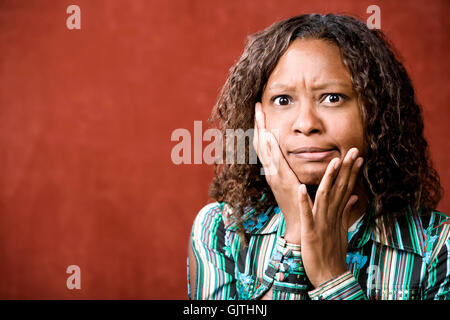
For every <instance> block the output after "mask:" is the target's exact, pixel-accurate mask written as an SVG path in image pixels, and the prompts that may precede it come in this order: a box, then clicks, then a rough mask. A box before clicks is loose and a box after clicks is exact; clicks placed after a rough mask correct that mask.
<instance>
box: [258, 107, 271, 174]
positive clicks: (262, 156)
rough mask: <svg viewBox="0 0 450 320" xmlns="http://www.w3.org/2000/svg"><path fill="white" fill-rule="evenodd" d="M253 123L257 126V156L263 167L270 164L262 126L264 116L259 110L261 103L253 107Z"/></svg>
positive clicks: (263, 125)
mask: <svg viewBox="0 0 450 320" xmlns="http://www.w3.org/2000/svg"><path fill="white" fill-rule="evenodd" d="M255 122H256V126H257V135H258V137H257V142H258V145H257V149H258V152H257V155H258V157H259V160H260V161H261V163H262V165H263V167H265V166H267V165H268V164H269V163H270V154H269V151H270V150H269V147H268V143H267V135H266V130H265V124H264V114H263V112H262V109H261V103H259V102H257V103H256V105H255Z"/></svg>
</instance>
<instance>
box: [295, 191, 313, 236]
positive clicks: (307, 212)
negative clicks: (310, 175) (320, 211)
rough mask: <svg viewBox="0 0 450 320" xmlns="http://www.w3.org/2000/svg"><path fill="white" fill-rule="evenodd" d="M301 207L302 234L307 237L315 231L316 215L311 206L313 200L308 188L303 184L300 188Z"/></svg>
mask: <svg viewBox="0 0 450 320" xmlns="http://www.w3.org/2000/svg"><path fill="white" fill-rule="evenodd" d="M298 197H299V207H300V226H301V234H302V235H305V234H306V233H307V232H311V231H312V230H313V229H314V215H313V211H312V208H311V206H310V203H311V199H310V198H309V195H308V192H307V190H306V186H305V185H304V184H301V185H300V187H299V188H298Z"/></svg>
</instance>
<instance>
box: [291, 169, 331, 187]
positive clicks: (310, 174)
mask: <svg viewBox="0 0 450 320" xmlns="http://www.w3.org/2000/svg"><path fill="white" fill-rule="evenodd" d="M326 168H327V166H326V164H319V163H314V164H311V165H309V164H307V165H303V166H302V167H301V168H298V169H294V173H295V175H296V176H297V178H298V180H299V181H300V182H301V183H303V184H306V185H317V186H318V185H319V184H320V181H321V180H322V177H323V175H324V174H325V170H326Z"/></svg>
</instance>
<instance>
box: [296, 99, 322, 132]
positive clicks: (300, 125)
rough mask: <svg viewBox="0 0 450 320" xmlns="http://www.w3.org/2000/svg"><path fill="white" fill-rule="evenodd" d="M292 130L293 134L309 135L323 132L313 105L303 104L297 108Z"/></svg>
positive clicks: (320, 121)
mask: <svg viewBox="0 0 450 320" xmlns="http://www.w3.org/2000/svg"><path fill="white" fill-rule="evenodd" d="M292 129H293V131H294V133H295V134H299V133H302V134H304V135H307V136H308V135H311V134H314V133H320V132H322V131H323V123H322V120H321V118H320V116H319V114H318V113H317V110H316V108H315V105H314V104H313V103H309V102H308V103H303V104H301V105H300V106H299V107H298V112H297V117H296V118H295V121H294V123H293V126H292Z"/></svg>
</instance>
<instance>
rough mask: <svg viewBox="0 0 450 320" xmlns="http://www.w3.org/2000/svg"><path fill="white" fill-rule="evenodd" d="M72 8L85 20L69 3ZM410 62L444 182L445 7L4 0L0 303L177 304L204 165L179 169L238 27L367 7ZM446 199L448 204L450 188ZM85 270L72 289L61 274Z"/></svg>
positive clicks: (0, 28) (449, 5)
mask: <svg viewBox="0 0 450 320" xmlns="http://www.w3.org/2000/svg"><path fill="white" fill-rule="evenodd" d="M70 4H77V5H78V6H80V8H81V30H68V29H67V28H66V19H67V17H68V14H66V8H67V6H69V5H70ZM371 4H377V5H379V6H380V8H381V27H382V29H383V30H385V31H386V33H387V34H388V36H389V37H390V38H391V39H392V42H393V43H394V45H395V46H396V47H397V48H398V50H399V52H400V53H401V54H402V56H403V61H404V63H405V65H406V67H407V69H408V70H409V72H410V75H411V77H412V79H413V82H414V84H415V86H416V88H417V95H418V99H419V101H420V102H421V103H422V104H423V106H424V116H425V123H426V135H427V137H428V138H429V142H430V145H431V153H432V157H433V159H434V161H435V164H436V167H437V169H438V171H439V173H440V175H441V179H442V183H443V186H444V188H446V189H448V187H449V186H450V169H449V167H448V163H449V162H450V154H449V152H448V151H449V146H450V142H449V139H448V137H449V136H450V127H449V126H448V121H449V113H450V112H449V105H448V102H449V101H450V85H449V83H450V79H449V74H450V62H449V59H448V51H449V49H450V36H449V35H450V34H449V30H450V28H449V26H450V25H449V24H450V22H449V20H448V16H449V14H450V2H449V1H447V0H441V1H439V0H429V1H426V2H424V1H422V0H417V1H373V0H370V1H365V0H363V1H359V0H354V1H350V0H347V1H341V0H340V1H304V0H302V1H299V0H292V1H285V0H277V1H273V0H264V1H263V0H251V1H250V0H246V1H237V0H236V1H229V0H217V1H210V0H195V1H194V0H192V1H187V0H169V1H157V0H154V1H149V0H133V1H126V0H114V1H112V0H91V1H87V0H73V1H72V0H71V1H61V0H55V1H44V0H39V1H34V0H33V1H32V0H26V1H18V0H2V1H1V2H0V274H1V275H2V280H1V281H0V298H4V299H5V298H6V299H48V298H50V299H184V298H185V297H186V280H185V274H186V265H185V262H186V243H187V239H188V235H189V231H190V227H191V224H192V221H193V218H194V216H195V215H196V213H197V211H198V210H199V209H200V208H201V207H202V206H203V205H204V204H206V203H207V202H208V195H207V190H208V184H209V182H210V180H211V178H212V176H213V168H212V166H207V165H179V166H177V165H174V164H173V163H172V161H171V157H170V155H171V149H172V147H173V146H174V145H175V144H176V142H171V141H170V137H171V133H172V131H173V130H175V129H177V128H186V129H188V130H189V131H190V132H191V133H193V123H194V120H201V121H203V128H204V130H205V127H206V120H207V118H208V116H209V114H210V110H211V107H212V105H213V104H214V102H215V99H216V97H217V94H218V91H219V89H220V87H221V85H222V84H223V82H224V81H225V78H226V74H227V70H228V69H229V68H230V67H231V65H232V64H233V63H234V62H235V61H236V59H238V57H239V55H240V53H241V52H242V49H243V45H244V41H245V37H246V36H247V35H248V34H250V33H253V32H256V31H258V30H260V29H262V28H264V27H266V26H268V25H269V24H271V23H272V22H274V21H276V20H279V19H282V18H287V17H290V16H292V15H296V14H300V13H311V12H319V13H326V12H337V13H348V14H352V15H357V16H359V17H361V19H362V20H363V21H366V19H367V17H368V16H369V14H367V13H366V8H367V7H368V6H369V5H371ZM439 209H440V210H441V211H444V212H447V213H448V212H450V200H449V199H448V198H447V197H445V198H444V199H443V200H442V202H441V204H440V206H439ZM72 264H75V265H78V266H80V268H81V286H82V287H81V289H80V290H68V289H67V287H66V279H67V277H68V276H69V275H68V274H66V268H67V266H69V265H72Z"/></svg>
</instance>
